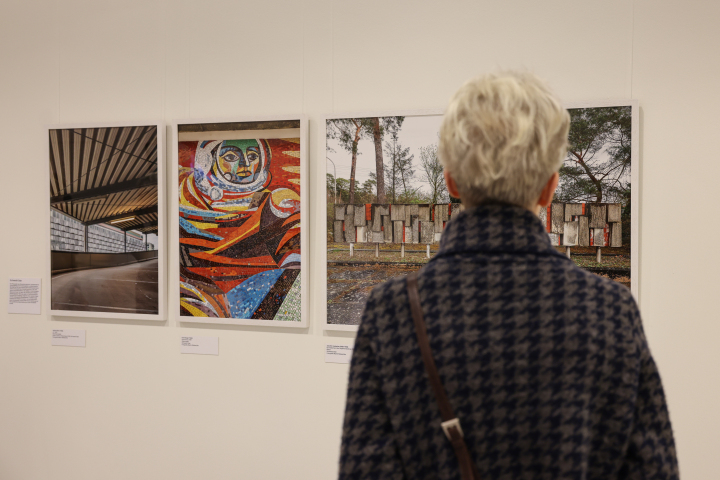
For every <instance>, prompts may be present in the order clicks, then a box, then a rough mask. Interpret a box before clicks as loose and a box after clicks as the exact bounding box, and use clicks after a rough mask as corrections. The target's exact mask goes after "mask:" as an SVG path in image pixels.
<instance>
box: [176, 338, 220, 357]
mask: <svg viewBox="0 0 720 480" xmlns="http://www.w3.org/2000/svg"><path fill="white" fill-rule="evenodd" d="M180 353H194V354H196V355H220V349H219V342H218V337H180Z"/></svg>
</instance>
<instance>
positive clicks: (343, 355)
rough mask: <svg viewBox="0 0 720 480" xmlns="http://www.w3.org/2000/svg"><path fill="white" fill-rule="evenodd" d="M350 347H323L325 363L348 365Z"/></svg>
mask: <svg viewBox="0 0 720 480" xmlns="http://www.w3.org/2000/svg"><path fill="white" fill-rule="evenodd" d="M352 352H353V346H352V345H337V344H332V343H328V344H326V345H325V363H350V359H351V358H352Z"/></svg>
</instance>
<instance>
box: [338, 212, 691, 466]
mask: <svg viewBox="0 0 720 480" xmlns="http://www.w3.org/2000/svg"><path fill="white" fill-rule="evenodd" d="M419 291H420V298H421V300H422V307H423V310H424V313H425V321H426V323H427V330H428V335H429V337H430V344H431V347H432V350H433V354H434V356H435V361H436V363H437V367H438V371H439V373H440V377H441V379H442V381H443V384H444V385H445V389H446V390H447V393H448V397H449V398H450V402H451V403H452V405H453V407H454V409H455V412H456V414H457V416H458V418H459V419H460V422H461V425H462V428H463V430H464V432H465V438H466V441H467V444H468V448H469V450H470V452H471V455H472V456H473V458H474V460H475V463H476V464H477V466H478V469H479V471H480V474H481V478H483V479H484V480H500V479H502V480H525V479H526V480H531V479H532V480H535V479H538V480H539V479H546V480H563V479H573V480H581V479H582V480H600V479H602V480H608V479H657V480H660V479H677V478H678V467H677V460H676V456H675V444H674V441H673V434H672V430H671V427H670V421H669V418H668V412H667V408H666V404H665V396H664V393H663V388H662V384H661V382H660V377H659V375H658V371H657V368H656V366H655V363H654V362H653V359H652V356H651V355H650V351H649V349H648V345H647V342H646V340H645V335H644V333H643V328H642V324H641V321H640V314H639V312H638V309H637V306H636V304H635V301H634V300H633V298H632V296H631V295H630V291H629V290H628V289H627V288H625V287H623V286H622V285H620V284H618V283H615V282H613V281H611V280H608V279H604V278H601V277H598V276H596V275H593V274H591V273H589V272H586V271H584V270H582V269H580V268H578V267H576V266H575V265H574V263H573V262H572V261H570V260H569V259H568V258H567V257H565V256H564V255H562V254H560V253H558V252H557V251H556V250H555V248H554V247H553V246H551V244H550V240H549V238H548V235H547V234H546V233H545V230H544V228H543V226H542V224H541V222H540V221H539V220H538V218H537V217H536V216H535V215H533V214H532V213H531V212H529V211H527V210H525V209H522V208H517V207H511V206H501V205H487V206H482V207H478V208H475V209H470V210H466V211H464V212H462V213H461V214H460V215H459V216H458V217H457V218H456V219H453V220H452V221H451V222H449V224H448V225H447V227H446V229H445V232H444V233H443V237H442V241H441V245H440V250H439V251H438V253H437V255H436V256H435V257H434V258H433V259H432V260H431V261H430V262H429V263H428V264H427V265H426V266H425V267H424V268H423V269H422V270H421V272H420V276H419ZM440 422H441V419H440V414H439V411H438V406H437V403H436V401H435V398H434V396H433V394H432V391H431V389H430V385H429V383H428V380H427V375H426V373H425V369H424V366H423V362H422V357H421V356H420V350H419V347H418V345H417V339H416V337H415V331H414V327H413V322H412V318H411V315H410V308H409V305H408V298H407V294H406V290H405V281H404V278H396V279H392V280H389V281H388V282H386V283H384V284H382V285H380V286H378V287H376V288H375V289H374V290H373V292H372V294H371V295H370V298H369V299H368V303H367V306H366V309H365V312H364V314H363V318H362V323H361V325H360V328H359V330H358V334H357V340H356V342H355V350H354V352H353V358H352V365H351V368H350V379H349V385H348V392H347V406H346V412H345V423H344V428H343V438H342V449H341V456H340V479H342V480H345V479H403V478H406V479H414V480H421V479H428V480H430V479H433V480H434V479H443V480H445V479H447V480H450V479H459V478H460V473H459V469H458V466H457V460H456V458H455V455H454V452H453V450H452V447H451V445H450V443H449V442H448V441H447V440H446V438H445V436H444V434H443V432H442V430H441V428H440Z"/></svg>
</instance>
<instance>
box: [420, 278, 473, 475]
mask: <svg viewBox="0 0 720 480" xmlns="http://www.w3.org/2000/svg"><path fill="white" fill-rule="evenodd" d="M417 284H418V272H412V273H410V274H409V275H408V276H407V293H408V300H409V301H410V312H411V313H412V317H413V323H414V324H415V333H416V334H417V339H418V344H419V345H420V353H421V354H422V359H423V363H424V364H425V371H426V372H427V375H428V379H429V380H430V386H431V387H432V389H433V393H434V394H435V399H436V400H437V403H438V407H440V416H441V417H442V419H443V422H442V424H441V425H442V429H443V431H444V432H445V436H447V438H448V440H450V443H451V444H452V446H453V449H454V450H455V456H456V457H457V459H458V463H459V464H460V473H461V478H462V479H463V480H480V474H479V473H478V471H477V467H476V466H475V463H474V462H473V461H472V458H470V452H468V449H467V445H466V444H465V438H464V437H463V431H462V428H460V421H459V420H458V418H457V417H456V416H455V412H454V411H453V408H452V405H451V404H450V400H449V399H448V397H447V393H445V387H443V384H442V381H440V375H439V374H438V371H437V367H436V366H435V360H434V358H433V355H432V350H430V341H429V340H428V335H427V329H426V328H425V321H424V320H423V312H422V307H421V306H420V296H419V295H418V287H417Z"/></svg>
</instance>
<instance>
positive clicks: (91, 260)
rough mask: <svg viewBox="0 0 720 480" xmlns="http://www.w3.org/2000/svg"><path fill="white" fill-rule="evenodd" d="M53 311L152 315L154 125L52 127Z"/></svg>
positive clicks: (156, 299)
mask: <svg viewBox="0 0 720 480" xmlns="http://www.w3.org/2000/svg"><path fill="white" fill-rule="evenodd" d="M49 154H50V158H49V169H50V219H49V220H50V249H51V254H50V264H51V267H50V270H51V292H50V304H51V310H52V312H53V314H56V315H61V314H73V313H77V312H94V315H93V316H112V315H125V316H126V315H145V316H148V315H149V316H157V315H159V312H160V311H161V295H160V288H159V282H158V279H159V269H160V267H161V264H160V263H159V255H158V251H159V249H160V242H161V241H163V239H162V238H160V236H159V229H158V226H159V218H158V200H159V194H158V189H159V182H160V181H161V180H160V179H159V178H158V172H159V169H158V127H157V125H146V126H127V127H98V128H64V129H51V130H50V131H49Z"/></svg>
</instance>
